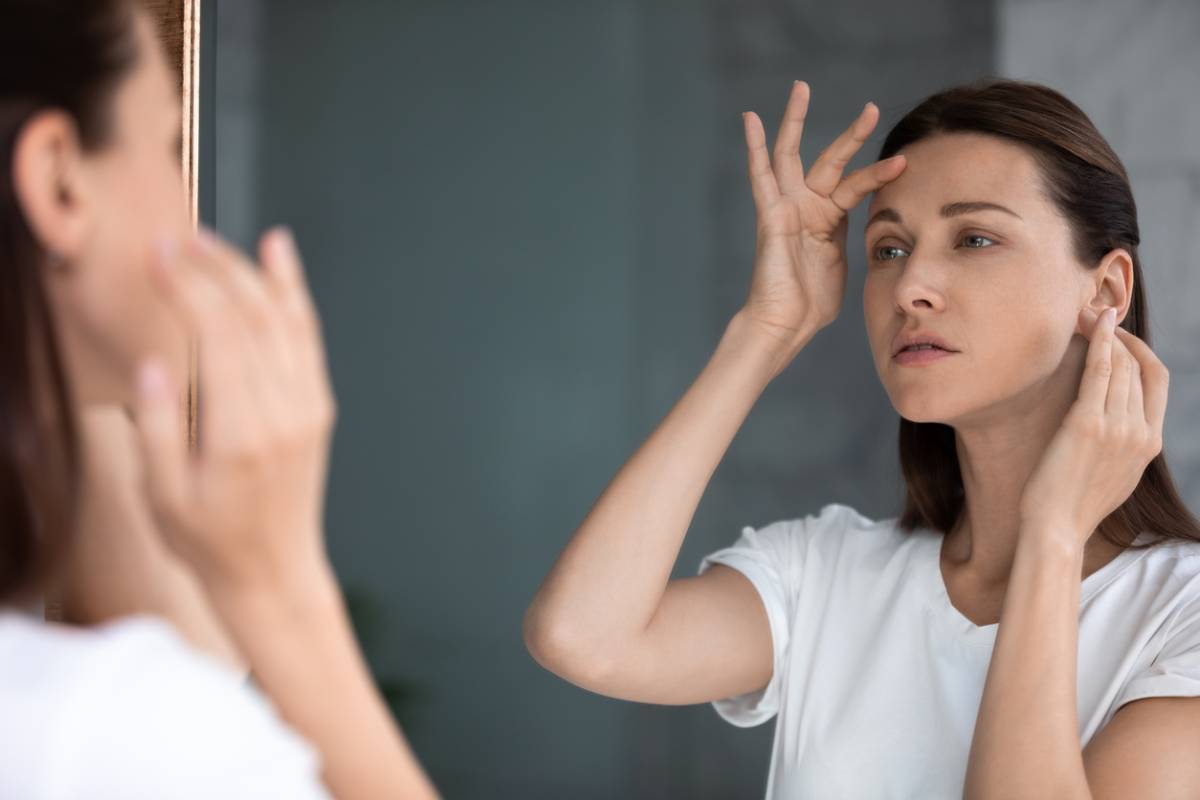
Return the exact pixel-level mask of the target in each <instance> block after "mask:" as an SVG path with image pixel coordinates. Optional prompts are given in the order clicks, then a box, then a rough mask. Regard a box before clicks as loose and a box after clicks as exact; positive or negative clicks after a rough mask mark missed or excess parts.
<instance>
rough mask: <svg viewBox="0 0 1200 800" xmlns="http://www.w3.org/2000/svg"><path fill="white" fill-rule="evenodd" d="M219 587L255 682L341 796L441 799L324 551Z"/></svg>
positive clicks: (344, 799)
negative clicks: (272, 574)
mask: <svg viewBox="0 0 1200 800" xmlns="http://www.w3.org/2000/svg"><path fill="white" fill-rule="evenodd" d="M210 588H211V591H212V595H213V598H214V604H215V605H216V607H217V608H218V609H219V610H220V612H221V616H222V617H223V618H224V619H225V621H226V624H227V625H228V627H229V629H230V631H232V633H233V635H234V637H235V638H236V639H237V641H238V644H239V645H240V647H241V649H242V652H243V653H245V654H246V656H247V658H248V659H249V662H250V666H251V668H252V670H253V674H254V679H255V681H256V682H257V683H258V684H259V685H260V686H261V687H262V688H263V690H264V691H265V692H266V693H267V694H268V695H269V696H270V698H271V700H272V702H273V703H274V704H275V705H276V707H277V708H279V710H280V712H281V713H282V714H283V716H284V717H285V718H286V719H287V721H288V722H289V723H290V724H291V726H292V727H293V728H294V729H295V730H297V731H298V732H299V733H300V734H301V735H303V736H304V737H305V738H306V739H307V740H308V741H310V742H311V743H312V744H313V745H314V746H316V748H317V749H318V750H319V751H320V754H321V760H322V765H323V773H324V778H325V781H326V784H327V785H328V786H329V788H330V790H331V791H332V792H333V794H334V796H335V797H337V798H338V800H360V798H361V799H363V800H365V798H379V797H395V798H432V797H437V793H436V791H435V789H434V788H433V786H432V784H431V783H430V781H429V779H428V778H427V777H426V775H425V774H424V772H423V771H422V769H421V767H420V764H419V763H418V761H417V760H416V758H415V756H414V755H413V753H412V751H411V749H410V748H409V746H408V744H407V742H406V741H405V739H404V736H403V734H402V733H401V732H400V730H399V728H398V727H397V726H396V724H395V722H394V721H393V719H392V717H391V714H390V712H389V711H388V709H387V706H386V705H385V703H384V701H383V698H382V697H381V696H380V694H379V692H378V690H377V689H376V687H375V684H374V681H373V680H372V678H371V675H370V672H369V670H368V668H367V665H366V663H365V661H364V660H363V657H362V653H361V651H360V649H359V647H358V644H357V642H356V641H355V638H354V634H353V629H352V627H351V625H350V620H349V616H348V614H347V612H346V608H345V604H344V602H343V599H342V595H341V592H340V591H339V589H338V587H337V583H336V579H335V578H334V576H333V573H332V570H331V568H330V567H329V565H328V563H327V562H326V561H325V559H324V558H323V557H317V556H314V557H312V558H310V559H307V560H305V561H303V562H298V563H297V564H296V565H291V566H289V569H288V571H287V572H286V574H283V575H281V576H280V577H279V578H278V579H277V580H274V581H272V582H270V583H269V584H268V583H265V582H264V583H259V584H257V585H256V586H254V587H249V588H245V589H241V588H237V587H229V586H221V587H220V588H216V586H215V585H212V586H210Z"/></svg>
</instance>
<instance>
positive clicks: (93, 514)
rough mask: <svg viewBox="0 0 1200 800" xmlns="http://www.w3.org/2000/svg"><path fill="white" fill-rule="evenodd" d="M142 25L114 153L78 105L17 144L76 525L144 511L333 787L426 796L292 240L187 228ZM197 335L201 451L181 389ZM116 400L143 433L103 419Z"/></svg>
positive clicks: (279, 234)
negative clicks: (87, 135) (350, 515)
mask: <svg viewBox="0 0 1200 800" xmlns="http://www.w3.org/2000/svg"><path fill="white" fill-rule="evenodd" d="M136 35H137V37H138V42H139V46H140V51H141V55H142V57H141V59H140V61H139V63H138V64H137V65H136V67H135V68H134V70H133V72H132V73H131V74H130V75H128V76H127V77H126V78H125V79H124V80H123V81H122V83H121V84H120V86H119V87H118V89H117V92H116V96H115V98H114V101H113V106H112V108H113V120H114V136H113V138H112V140H111V141H110V142H109V143H108V144H107V145H106V146H105V147H103V148H102V149H101V150H98V151H95V152H90V151H85V150H84V149H83V148H81V146H80V143H79V139H78V136H77V132H76V129H75V126H74V123H73V121H72V119H71V118H70V117H69V116H67V115H66V114H64V113H61V112H58V111H55V110H47V111H43V112H39V113H38V114H37V115H35V116H34V117H33V118H32V119H31V120H30V121H29V122H28V123H27V124H26V125H25V126H24V127H23V128H22V129H21V131H20V133H19V134H18V138H17V143H16V145H15V149H14V175H15V189H16V193H17V198H18V201H19V203H20V205H21V209H22V211H23V212H24V214H25V217H26V219H27V220H28V221H29V224H30V226H31V229H32V230H33V232H34V234H35V236H36V237H37V238H38V239H39V241H40V242H41V244H42V246H43V247H44V248H45V249H46V250H47V251H48V252H50V253H53V254H56V255H57V256H58V257H59V258H60V259H61V260H62V262H63V264H62V265H61V266H57V267H56V266H53V265H50V264H48V265H47V266H46V273H45V281H46V284H47V286H48V287H49V293H50V296H51V302H52V304H53V306H54V311H55V314H56V317H57V324H58V325H59V328H60V331H61V333H62V346H63V354H64V360H65V363H66V365H67V370H68V374H69V377H70V381H71V384H72V386H73V391H74V397H73V398H72V401H73V403H74V405H75V411H76V413H77V414H78V415H79V417H80V418H81V423H82V424H83V427H84V446H85V447H87V448H91V449H90V450H89V452H88V453H87V463H86V464H85V469H86V470H87V472H88V476H89V478H88V486H87V487H86V488H85V497H84V508H85V512H86V513H89V518H88V520H87V521H86V522H85V526H86V525H89V524H90V525H92V526H95V525H97V524H103V523H105V522H106V521H107V522H113V523H116V522H119V523H121V524H123V525H124V524H127V523H130V522H131V520H132V521H133V522H135V523H136V526H135V527H136V528H137V530H136V531H135V532H134V533H133V534H127V535H126V537H125V540H124V543H123V544H122V545H121V546H123V547H126V548H128V549H127V550H126V552H127V553H133V554H135V555H136V556H137V557H138V558H139V559H140V560H139V562H138V563H140V564H142V565H143V566H144V567H145V568H146V569H147V570H152V568H153V566H154V564H155V563H156V561H159V562H161V561H165V557H162V556H161V554H163V553H167V552H168V551H169V553H170V554H171V558H173V559H175V561H176V563H178V564H179V565H182V566H184V567H186V569H187V570H188V571H189V572H190V577H189V580H190V581H191V582H192V585H193V586H194V587H199V588H198V592H197V594H196V595H194V596H191V599H193V600H194V599H196V598H197V597H202V599H203V600H205V602H206V604H205V608H204V609H202V610H201V611H199V612H198V613H199V614H200V616H201V617H204V615H205V614H209V613H211V614H215V617H213V618H211V619H209V618H205V619H206V620H207V622H209V623H211V624H213V625H215V626H218V627H219V628H221V629H223V631H225V632H227V634H228V636H229V640H230V642H231V643H232V645H233V646H234V647H235V648H236V651H237V652H238V653H239V654H240V657H242V658H244V659H245V661H246V663H247V664H248V665H249V666H250V667H251V669H252V670H253V673H254V676H255V679H256V682H257V683H258V684H259V685H260V686H261V687H262V688H263V689H264V690H265V691H266V692H267V694H268V695H269V696H270V698H271V700H272V701H273V703H274V705H275V706H276V707H277V708H278V709H279V711H280V712H281V713H282V715H283V716H284V718H285V719H286V720H287V721H288V722H289V723H290V724H291V725H292V727H293V728H294V729H296V730H297V731H298V732H299V733H300V734H301V735H303V736H304V737H305V738H306V739H307V740H308V741H309V742H311V743H312V744H313V745H314V746H315V747H316V748H317V750H318V751H319V752H320V755H321V762H322V777H323V779H324V782H325V783H326V785H327V786H328V788H329V789H330V790H331V791H332V793H333V795H334V796H336V797H338V798H342V799H343V800H347V799H350V798H364V799H365V798H376V797H414V798H418V797H420V798H425V797H436V796H437V793H436V791H435V789H434V788H433V786H432V784H431V783H430V782H429V780H428V778H427V777H426V776H425V775H424V773H423V771H422V770H421V767H420V765H419V764H418V763H417V761H416V759H415V758H414V757H413V754H412V752H411V750H410V749H409V747H408V745H407V742H406V741H405V739H404V737H403V735H402V733H401V732H400V731H399V729H398V728H397V727H396V725H395V722H394V721H393V720H392V718H391V715H390V712H389V711H388V709H387V707H386V705H385V704H384V702H383V699H382V697H381V696H380V695H379V692H378V691H377V689H376V687H375V685H374V683H373V681H372V679H371V676H370V673H369V671H368V669H367V666H366V663H365V661H364V660H363V657H362V653H361V651H360V650H359V649H358V645H357V643H356V641H355V639H354V635H353V632H352V628H351V625H350V620H349V617H348V615H347V613H346V608H345V603H344V600H343V598H342V595H341V592H340V590H339V588H338V586H337V582H336V580H335V577H334V575H333V570H332V567H331V566H330V564H329V562H328V559H327V556H326V553H325V548H324V530H323V523H322V518H323V498H324V483H325V476H326V468H327V463H328V454H329V445H330V441H331V438H332V430H333V426H334V421H335V418H336V403H335V401H334V398H333V394H332V390H331V387H330V385H329V377H328V367H327V364H326V361H325V352H324V345H323V342H322V340H321V335H320V326H319V320H318V319H317V316H316V311H315V308H314V306H313V303H312V298H311V296H310V294H309V291H308V287H307V284H306V282H305V280H304V275H303V268H302V265H301V263H300V257H299V253H298V251H297V249H296V246H295V242H294V241H293V239H292V237H291V235H290V233H288V232H287V231H286V230H283V229H275V230H272V231H270V232H268V234H267V235H265V236H264V237H263V239H262V241H261V244H260V247H259V252H258V260H259V262H260V264H259V265H255V264H254V263H253V262H252V261H250V260H249V259H248V258H247V257H246V256H245V255H243V254H242V253H240V252H238V251H237V250H235V249H234V248H232V247H230V246H229V245H227V244H225V243H224V242H222V241H220V240H219V239H218V238H217V237H216V236H215V235H213V234H211V232H207V231H201V232H200V233H199V234H198V235H196V234H192V233H191V232H190V224H189V220H188V216H187V211H186V206H185V202H184V193H183V182H182V178H181V175H180V173H179V158H178V153H179V146H178V135H179V116H178V115H179V103H178V97H177V96H176V95H175V93H174V91H173V90H172V89H171V88H170V87H171V83H170V77H169V76H170V73H169V70H168V67H167V64H166V61H165V58H164V56H163V53H162V51H161V50H160V48H159V47H158V45H157V43H156V42H155V40H154V35H153V30H152V25H151V22H150V20H149V19H148V18H147V17H146V16H145V15H144V14H142V13H138V14H137V20H136ZM192 337H194V338H195V339H196V341H197V342H198V344H199V363H198V369H199V379H200V383H201V385H202V386H203V387H204V397H205V401H204V403H203V404H202V405H201V410H200V414H201V416H200V427H201V430H202V432H203V448H202V449H201V451H200V452H198V453H193V452H189V450H188V448H187V443H186V440H185V437H184V420H183V418H182V410H181V405H180V402H179V398H180V392H181V391H182V389H183V388H184V387H185V386H186V380H187V360H186V356H187V344H188V341H189V339H190V338H192ZM122 406H124V407H127V408H129V409H130V410H131V412H132V414H133V418H134V422H135V425H134V427H133V429H132V431H130V430H129V429H128V428H121V427H120V426H119V425H117V424H114V422H113V419H112V417H111V413H112V412H113V409H114V407H122ZM116 413H117V414H121V412H119V411H118V412H116ZM91 532H92V533H96V531H95V530H93V531H91ZM85 533H87V531H85ZM151 534H153V535H151ZM154 537H157V538H154ZM93 545H94V543H93ZM150 550H153V551H154V552H155V553H158V554H159V555H147V553H148V552H149V551H150ZM147 577H148V578H149V579H150V580H151V581H152V582H153V583H154V585H155V586H156V587H157V586H164V585H168V584H169V583H170V582H169V581H166V583H164V581H163V579H162V578H161V576H153V575H148V576H147ZM169 589H170V587H169V586H168V593H169ZM179 599H180V598H179V597H175V598H174V601H178V600H179ZM184 599H185V600H186V599H187V598H184ZM166 605H172V606H173V602H168V603H166ZM191 611H196V609H195V608H194V607H193V608H192V609H191ZM191 611H189V612H186V613H191ZM185 615H186V614H185ZM181 724H186V721H183V722H181Z"/></svg>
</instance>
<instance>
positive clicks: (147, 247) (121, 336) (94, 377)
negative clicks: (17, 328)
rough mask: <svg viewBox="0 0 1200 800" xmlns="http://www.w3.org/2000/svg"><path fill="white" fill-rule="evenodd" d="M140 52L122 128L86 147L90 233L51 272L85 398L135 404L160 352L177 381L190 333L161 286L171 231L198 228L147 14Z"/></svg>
mask: <svg viewBox="0 0 1200 800" xmlns="http://www.w3.org/2000/svg"><path fill="white" fill-rule="evenodd" d="M137 38H138V42H139V53H140V58H139V61H138V63H137V65H136V66H135V67H134V68H133V69H132V70H131V71H130V72H129V73H128V74H127V75H126V76H125V78H124V79H123V80H122V82H121V85H120V86H119V87H118V88H117V90H116V93H115V96H114V98H113V107H112V120H113V124H112V129H111V130H112V133H111V136H110V138H109V140H108V142H107V143H106V144H105V145H104V146H103V147H102V148H101V149H99V150H97V151H95V152H90V153H82V154H81V155H80V158H79V169H78V171H77V176H76V180H75V184H74V185H75V186H76V187H77V189H78V193H79V202H78V209H77V210H75V211H74V212H72V213H73V214H75V216H76V217H79V218H80V219H78V220H76V221H75V222H73V223H72V224H77V225H78V227H79V229H80V230H81V231H82V233H81V234H80V235H79V236H78V237H76V239H74V240H73V241H74V242H75V245H73V246H72V252H70V253H69V254H67V255H66V259H67V268H65V269H62V270H54V269H51V270H48V271H47V273H46V275H47V281H46V283H47V288H48V291H49V294H50V297H51V302H52V304H53V305H54V308H55V315H56V320H57V327H58V329H59V332H60V341H61V345H62V349H63V355H64V357H65V359H66V362H67V369H68V372H69V374H70V375H71V378H72V381H73V382H74V385H75V391H76V394H77V396H78V397H79V399H80V400H81V401H82V402H91V403H112V402H120V403H127V402H130V401H131V400H132V399H133V398H132V387H133V386H134V380H133V378H134V375H135V374H136V368H137V364H138V362H139V361H140V360H141V359H142V358H144V357H146V356H148V355H155V356H158V357H159V358H161V359H162V360H163V361H164V362H165V366H166V367H167V369H168V370H169V371H170V372H171V373H172V377H173V378H174V379H175V382H176V384H175V385H176V386H183V385H185V382H186V376H187V336H186V333H185V331H184V329H183V328H182V327H181V326H180V325H179V324H178V323H177V322H176V321H175V320H174V319H173V318H172V317H171V316H170V315H169V314H168V312H167V308H166V306H165V304H164V303H163V302H162V301H161V300H160V299H159V298H158V296H157V294H156V292H155V290H154V288H153V284H152V283H151V272H150V268H151V265H152V263H153V262H152V259H153V257H154V254H155V253H156V247H157V245H158V242H159V240H160V238H161V237H162V236H163V235H164V234H169V235H173V236H174V237H175V238H176V239H177V240H178V238H179V237H181V236H183V235H185V234H187V233H188V232H189V231H190V229H191V224H190V217H189V214H188V207H187V201H186V197H185V193H184V183H183V178H182V172H181V163H180V135H181V130H182V128H181V120H180V116H181V106H182V104H181V102H180V99H179V94H178V91H177V89H176V86H175V81H174V80H173V79H172V76H171V72H170V70H169V68H168V66H167V62H166V58H165V55H164V53H163V51H162V48H161V46H160V45H159V44H158V43H157V41H156V40H155V36H154V32H153V28H152V23H151V22H150V20H149V19H148V18H147V17H146V15H145V14H144V13H138V14H137Z"/></svg>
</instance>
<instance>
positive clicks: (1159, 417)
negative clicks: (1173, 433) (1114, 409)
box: [1076, 308, 1170, 435]
mask: <svg viewBox="0 0 1200 800" xmlns="http://www.w3.org/2000/svg"><path fill="white" fill-rule="evenodd" d="M1097 319H1098V315H1097V314H1096V313H1095V312H1094V311H1092V310H1091V309H1089V308H1084V309H1082V310H1081V313H1080V320H1081V321H1080V323H1079V324H1078V325H1077V326H1076V330H1077V331H1078V332H1079V333H1080V334H1082V335H1084V336H1088V334H1089V332H1090V331H1091V330H1092V329H1093V328H1094V326H1095V324H1096V321H1097ZM1113 333H1114V335H1115V337H1116V338H1117V339H1118V340H1119V341H1120V342H1121V343H1122V344H1123V345H1124V346H1125V349H1126V350H1127V351H1128V353H1129V355H1130V356H1131V357H1132V358H1133V359H1134V360H1135V361H1136V362H1137V368H1136V370H1135V372H1134V375H1135V376H1137V377H1138V378H1139V386H1138V387H1137V388H1136V390H1135V389H1134V388H1133V387H1132V386H1131V387H1130V392H1131V397H1130V398H1129V403H1130V405H1131V406H1132V405H1133V404H1134V397H1133V396H1132V395H1133V392H1135V391H1140V392H1141V397H1142V413H1143V414H1144V416H1145V420H1146V422H1147V423H1148V424H1149V425H1150V427H1151V429H1152V430H1154V431H1156V432H1157V433H1158V434H1159V435H1161V433H1162V426H1163V420H1164V418H1165V416H1166V410H1167V389H1168V386H1169V383H1170V374H1169V372H1168V370H1167V368H1166V366H1165V365H1164V364H1163V363H1162V361H1161V360H1160V359H1159V358H1158V356H1157V355H1155V353H1154V351H1153V350H1151V349H1150V345H1148V344H1146V342H1144V341H1143V340H1142V339H1140V338H1138V337H1137V336H1136V335H1134V334H1132V333H1130V332H1129V331H1127V330H1125V329H1124V328H1121V327H1114V329H1113Z"/></svg>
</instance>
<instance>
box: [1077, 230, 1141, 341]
mask: <svg viewBox="0 0 1200 800" xmlns="http://www.w3.org/2000/svg"><path fill="white" fill-rule="evenodd" d="M1089 277H1090V278H1091V285H1090V286H1091V288H1090V292H1091V297H1090V298H1088V300H1087V304H1086V305H1085V308H1087V309H1089V310H1090V311H1091V312H1092V313H1093V314H1095V315H1097V316H1098V315H1099V314H1100V313H1101V312H1102V311H1104V309H1106V308H1108V307H1109V306H1114V307H1115V308H1116V309H1117V324H1118V325H1119V324H1121V320H1123V319H1125V316H1126V315H1127V314H1128V313H1129V304H1130V303H1132V302H1133V258H1132V257H1131V256H1130V255H1129V251H1128V250H1126V249H1125V248H1123V247H1118V248H1116V249H1115V250H1110V251H1109V252H1108V253H1106V254H1105V256H1104V258H1102V259H1100V265H1099V266H1098V267H1096V268H1095V269H1094V270H1092V271H1091V274H1090V275H1089Z"/></svg>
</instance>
